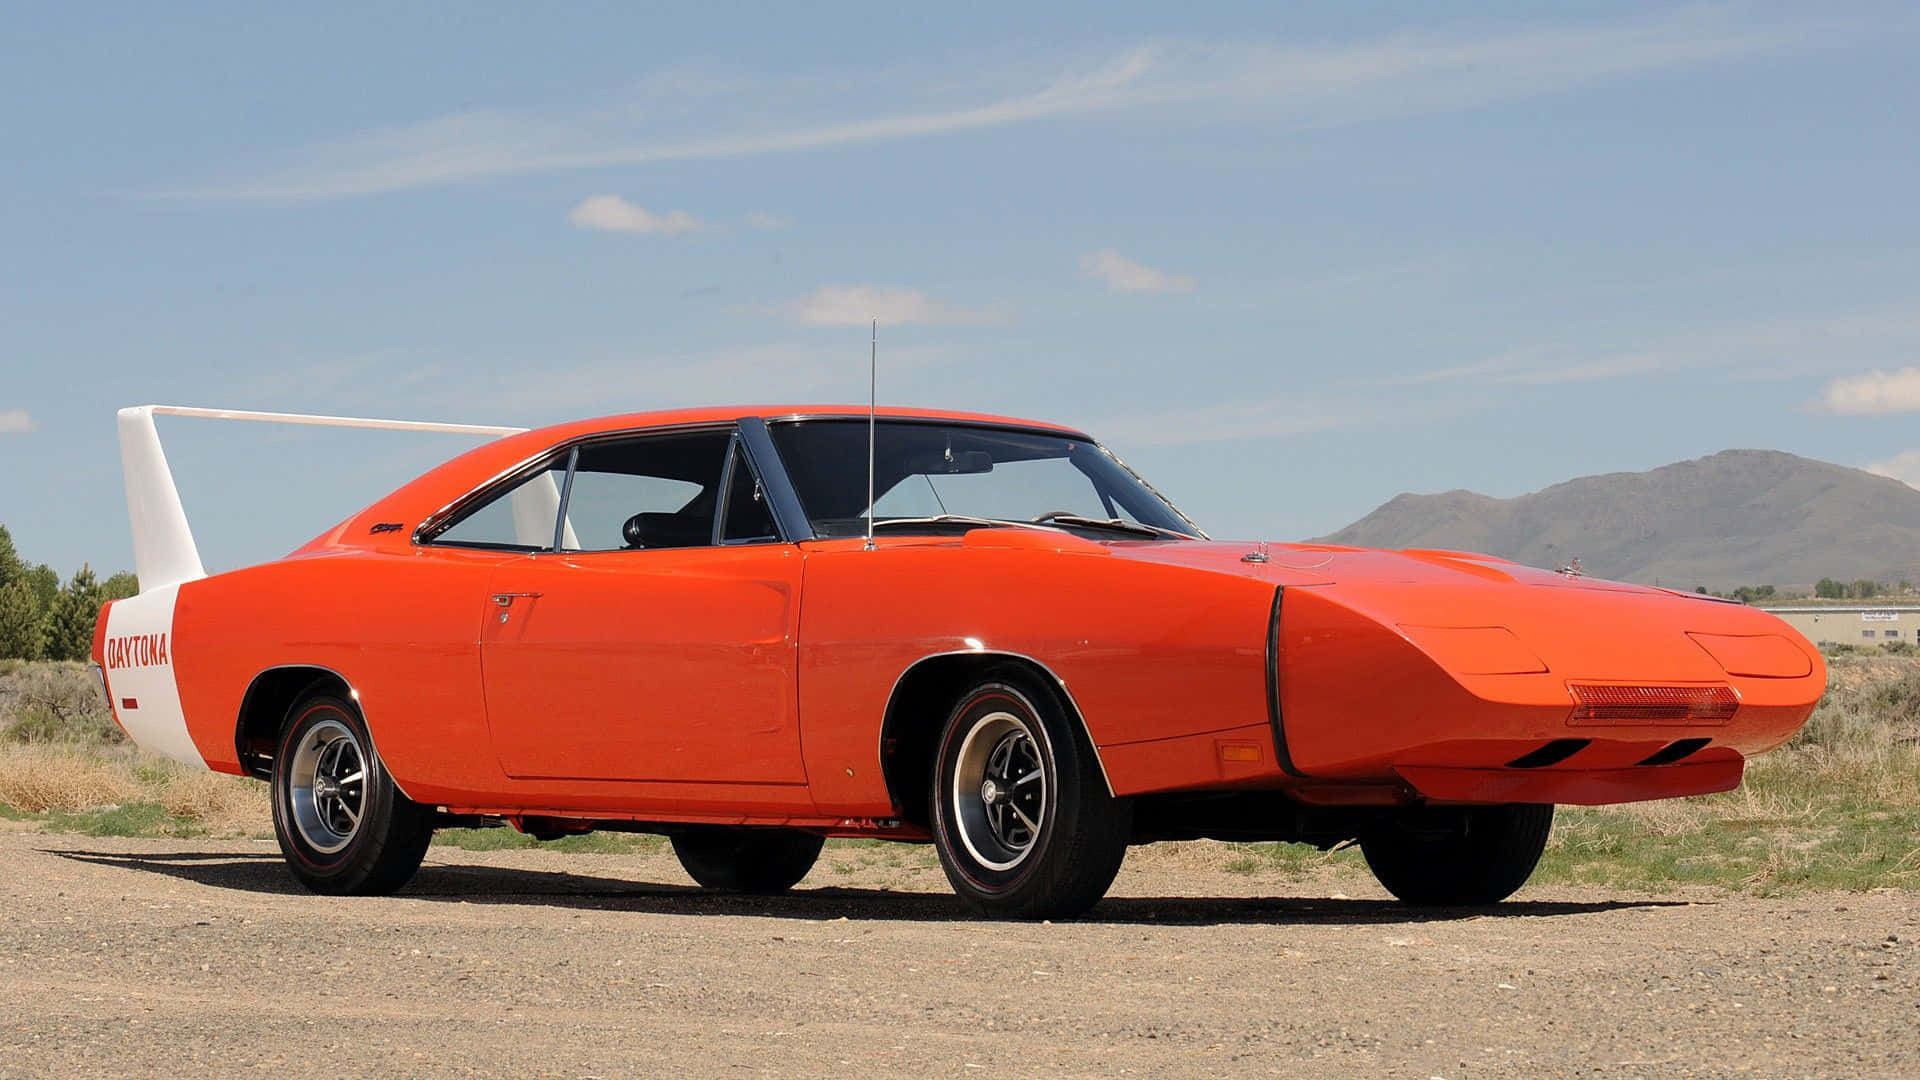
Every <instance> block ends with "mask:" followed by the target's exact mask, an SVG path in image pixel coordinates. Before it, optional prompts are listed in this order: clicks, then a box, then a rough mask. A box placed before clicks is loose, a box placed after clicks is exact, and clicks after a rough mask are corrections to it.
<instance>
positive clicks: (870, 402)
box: [867, 316, 880, 551]
mask: <svg viewBox="0 0 1920 1080" xmlns="http://www.w3.org/2000/svg"><path fill="white" fill-rule="evenodd" d="M879 388H880V319H879V317H878V316H875V317H874V320H873V326H872V336H871V337H869V338H868V339H867V550H868V551H872V550H873V468H874V466H873V431H874V414H875V413H877V412H879V411H880V405H879Z"/></svg>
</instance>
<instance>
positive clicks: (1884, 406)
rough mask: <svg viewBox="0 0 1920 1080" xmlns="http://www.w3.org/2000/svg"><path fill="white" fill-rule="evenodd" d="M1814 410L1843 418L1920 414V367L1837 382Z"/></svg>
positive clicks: (1828, 388)
mask: <svg viewBox="0 0 1920 1080" xmlns="http://www.w3.org/2000/svg"><path fill="white" fill-rule="evenodd" d="M1814 408H1815V409H1817V410H1818V411H1820V412H1829V413H1838V414H1840V415H1842V416H1874V415H1880V414H1884V413H1903V412H1920V368H1913V367H1906V368H1901V369H1900V370H1898V371H1869V372H1867V373H1866V374H1864V375H1848V376H1846V377H1845V378H1840V379H1835V380H1833V381H1832V382H1830V383H1828V384H1827V388H1826V389H1825V390H1822V391H1821V392H1820V397H1819V398H1818V399H1817V400H1816V401H1815V402H1814ZM1888 475H1893V474H1891V473H1889V474H1888Z"/></svg>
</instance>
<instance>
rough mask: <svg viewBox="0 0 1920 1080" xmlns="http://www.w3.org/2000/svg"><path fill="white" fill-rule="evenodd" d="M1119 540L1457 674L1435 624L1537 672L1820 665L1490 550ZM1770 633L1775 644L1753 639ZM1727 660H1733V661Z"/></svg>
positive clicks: (1676, 596)
mask: <svg viewBox="0 0 1920 1080" xmlns="http://www.w3.org/2000/svg"><path fill="white" fill-rule="evenodd" d="M1124 547H1125V549H1126V550H1125V551H1119V550H1116V551H1115V554H1116V555H1121V556H1122V557H1125V558H1131V559H1138V560H1142V561H1151V562H1159V563H1168V564H1174V565H1182V566H1189V567H1192V568H1194V569H1196V570H1206V571H1212V572H1215V573H1224V574H1237V575H1241V576H1244V577H1251V578H1258V579H1262V580H1266V581H1271V582H1272V583H1273V584H1274V585H1275V586H1284V587H1286V588H1288V589H1301V590H1311V592H1312V593H1313V594H1315V596H1316V597H1317V598H1318V600H1320V601H1324V602H1326V603H1331V604H1334V605H1337V606H1338V607H1341V608H1345V609H1347V610H1349V611H1351V612H1354V613H1356V614H1359V615H1363V616H1365V617H1366V618H1368V619H1371V620H1372V621H1373V622H1375V623H1377V624H1379V625H1380V626H1382V627H1384V628H1386V629H1388V630H1390V631H1392V632H1394V633H1397V634H1399V635H1400V636H1402V637H1404V638H1406V639H1408V640H1409V641H1412V642H1414V643H1415V644H1417V645H1419V647H1420V648H1421V649H1422V650H1423V651H1427V652H1429V653H1430V654H1433V655H1434V657H1435V659H1436V660H1437V661H1441V662H1442V664H1443V666H1446V667H1449V668H1454V669H1456V673H1458V671H1457V665H1454V664H1451V663H1447V662H1446V661H1447V657H1446V656H1445V653H1446V652H1447V650H1446V649H1445V648H1444V646H1443V644H1442V643H1444V641H1445V640H1446V639H1447V635H1446V634H1444V633H1435V631H1445V630H1448V629H1453V628H1474V629H1482V628H1495V627H1497V628H1502V629H1504V630H1506V631H1508V632H1510V633H1511V634H1513V635H1514V636H1515V637H1516V638H1517V641H1518V642H1519V644H1521V645H1522V646H1524V648H1525V649H1527V650H1528V651H1529V652H1530V653H1531V654H1532V655H1534V656H1536V657H1538V658H1539V659H1540V660H1541V661H1542V662H1543V666H1544V667H1545V668H1546V669H1548V670H1551V671H1554V672H1556V673H1559V674H1561V675H1563V676H1571V677H1582V678H1603V679H1604V678H1627V677H1633V678H1638V679H1649V678H1653V679H1679V680H1701V679H1712V678H1717V677H1724V672H1723V666H1724V664H1723V663H1722V662H1716V659H1715V657H1717V656H1721V657H1723V656H1727V655H1740V656H1746V655H1748V654H1749V653H1750V652H1751V651H1752V650H1753V649H1761V650H1763V651H1764V652H1765V653H1766V655H1767V656H1768V657H1769V659H1767V660H1766V661H1765V663H1766V665H1767V667H1766V670H1764V671H1756V672H1755V674H1765V675H1768V676H1772V677H1781V678H1791V677H1801V676H1805V675H1808V674H1811V673H1813V672H1814V671H1816V670H1817V669H1818V668H1819V667H1820V659H1819V654H1818V651H1817V650H1815V649H1814V648H1813V646H1812V645H1811V644H1809V643H1807V641H1806V640H1805V639H1804V638H1802V637H1801V636H1800V635H1799V634H1798V633H1796V632H1795V631H1794V630H1793V629H1792V628H1791V627H1789V626H1787V624H1786V623H1785V622H1783V621H1781V620H1780V619H1778V618H1775V617H1774V616H1772V615H1769V614H1767V613H1766V612H1763V611H1760V610H1759V609H1757V608H1751V607H1747V606H1745V605H1742V604H1737V603H1734V602H1731V601H1725V600H1720V599H1717V598H1714V597H1709V596H1704V595H1696V594H1693V593H1683V592H1676V591H1674V590H1671V589H1662V588H1658V587H1653V586H1646V585H1631V584H1626V583H1623V582H1617V581H1607V580H1604V579H1601V578H1589V577H1579V576H1571V575H1567V574H1559V573H1554V572H1552V571H1548V570H1540V569H1537V568H1534V567H1528V566H1522V565H1520V564H1518V563H1514V562H1510V561H1508V560H1505V559H1500V558H1496V557H1494V556H1491V555H1474V554H1470V553H1466V552H1457V551H1428V550H1408V551H1382V550H1377V549H1371V548H1348V547H1334V546H1329V545H1320V544H1269V545H1265V546H1262V545H1260V544H1257V543H1214V542H1208V543H1163V544H1128V545H1124ZM1262 554H1264V555H1265V556H1266V559H1265V561H1261V560H1260V558H1259V556H1260V555H1262ZM1249 559H1251V561H1248V560H1249ZM1775 638H1777V639H1779V641H1777V642H1772V643H1768V642H1767V641H1764V640H1761V639H1775ZM1695 646H1699V647H1698V648H1696V647H1695ZM1730 650H1731V651H1730ZM1710 654H1711V655H1710ZM1726 662H1731V663H1735V666H1738V661H1726ZM1522 666H1523V667H1524V666H1525V665H1522Z"/></svg>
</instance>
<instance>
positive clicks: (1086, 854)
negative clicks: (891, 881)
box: [931, 670, 1133, 919]
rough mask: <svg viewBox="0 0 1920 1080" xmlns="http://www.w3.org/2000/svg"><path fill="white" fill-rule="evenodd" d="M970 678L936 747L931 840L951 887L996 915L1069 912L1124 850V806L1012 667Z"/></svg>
mask: <svg viewBox="0 0 1920 1080" xmlns="http://www.w3.org/2000/svg"><path fill="white" fill-rule="evenodd" d="M999 676H1000V677H998V678H993V679H990V680H989V681H986V682H982V683H980V684H979V685H977V686H975V687H974V688H973V689H972V690H970V691H968V692H967V694H966V695H965V696H964V697H963V698H962V699H961V700H960V703H959V705H958V706H956V707H955V709H954V711H953V713H952V714H951V715H950V716H949V717H948V719H947V725H946V728H945V730H944V731H943V733H942V735H941V739H940V742H939V744H938V749H937V751H936V755H935V763H934V767H935V773H934V783H933V797H932V798H933V807H932V811H933V812H932V814H931V818H932V821H933V841H934V847H935V848H936V849H937V850H938V851H939V853H940V864H941V866H942V867H944V868H945V870H946V872H947V880H948V881H950V882H952V883H953V888H954V891H955V892H957V893H959V894H960V896H961V898H962V899H964V900H966V901H967V903H969V904H970V905H972V906H973V907H974V908H975V909H976V910H978V911H980V912H982V913H984V914H987V915H993V916H998V917H1001V918H1013V919H1044V918H1051V917H1055V916H1063V915H1077V914H1079V913H1081V912H1083V911H1085V910H1087V909H1088V908H1090V907H1092V906H1093V905H1094V904H1096V903H1098V902H1099V901H1100V898H1101V897H1102V896H1104V895H1106V891H1107V887H1108V886H1110V885H1112V884H1113V878H1114V875H1115V874H1117V873H1119V871H1120V863H1121V860H1123V859H1124V858H1125V857H1126V854H1127V841H1128V839H1129V837H1130V835H1131V833H1132V825H1133V815H1132V804H1131V803H1129V802H1127V801H1126V800H1125V799H1116V798H1114V797H1113V796H1112V795H1110V794H1108V792H1107V786H1106V781H1105V779H1104V778H1103V777H1102V776H1101V774H1100V764H1099V761H1098V760H1097V759H1096V758H1095V757H1094V753H1093V746H1092V744H1091V743H1090V742H1089V741H1088V740H1087V737H1086V735H1085V734H1084V733H1083V732H1082V731H1081V730H1080V725H1079V724H1077V723H1074V722H1073V721H1072V720H1071V719H1070V718H1069V717H1068V716H1067V714H1066V711H1065V710H1064V709H1063V708H1061V707H1060V705H1059V703H1058V701H1057V700H1056V699H1055V698H1054V696H1053V695H1052V694H1051V693H1049V692H1048V691H1047V690H1046V688H1045V687H1044V686H1039V685H1036V684H1035V683H1034V682H1033V680H1031V679H1028V678H1026V677H1025V675H1024V673H1022V672H1018V671H1011V670H1009V671H1002V672H1000V673H999Z"/></svg>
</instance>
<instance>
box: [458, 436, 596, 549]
mask: <svg viewBox="0 0 1920 1080" xmlns="http://www.w3.org/2000/svg"><path fill="white" fill-rule="evenodd" d="M566 478H567V459H566V457H564V456H562V457H561V458H560V459H559V460H558V461H556V462H555V463H553V464H552V465H551V466H549V467H548V468H545V469H542V470H540V471H539V472H536V473H534V474H533V475H532V476H530V477H528V478H527V479H525V480H522V481H521V482H520V483H518V484H515V485H513V486H512V487H509V488H508V489H507V490H505V491H503V492H501V493H500V494H498V495H495V496H494V497H493V498H491V499H489V500H487V501H485V502H483V503H481V504H480V505H479V506H476V507H474V508H472V509H470V510H467V511H466V512H465V513H463V514H461V516H460V517H458V518H456V519H454V522H453V524H452V525H449V526H448V527H446V528H444V529H442V530H440V532H439V534H438V535H436V536H435V537H434V538H433V542H434V543H436V544H453V545H456V546H458V547H482V548H506V549H509V550H513V551H546V550H547V549H549V548H551V547H552V546H553V523H554V521H555V520H557V519H558V518H559V515H560V488H561V485H563V484H564V483H565V482H566Z"/></svg>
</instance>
